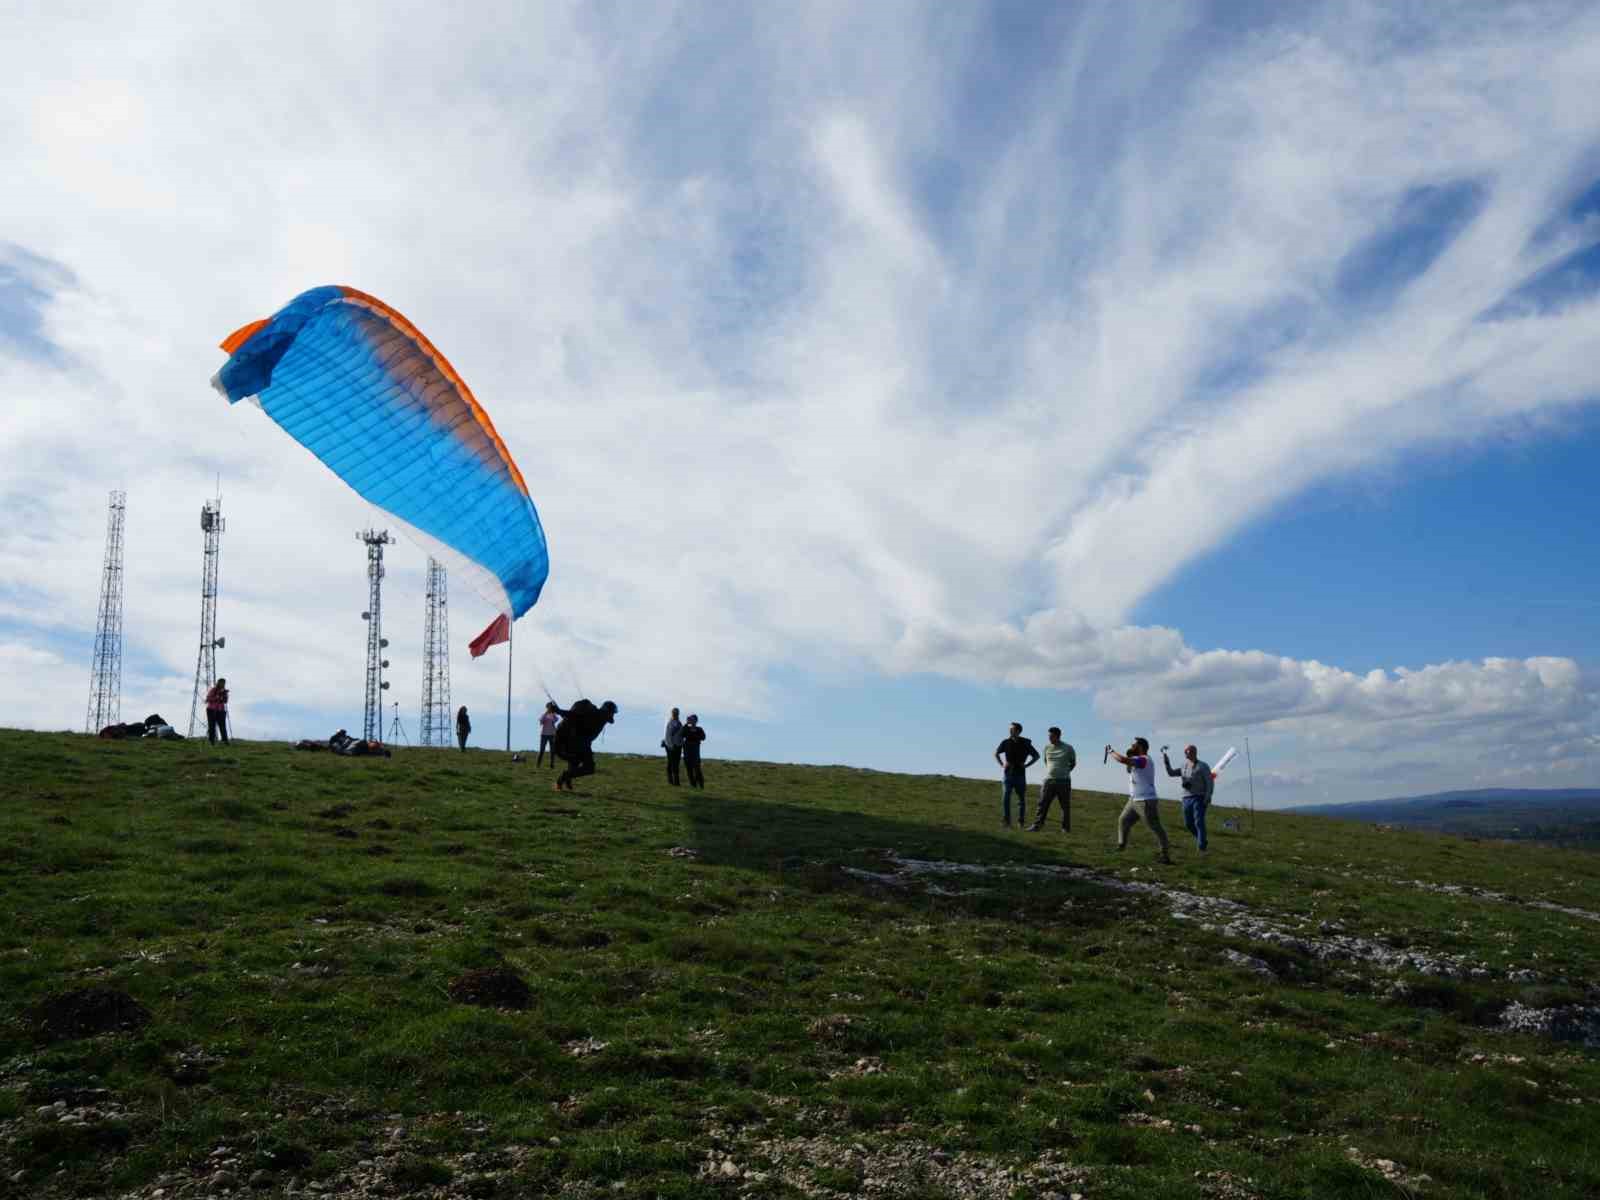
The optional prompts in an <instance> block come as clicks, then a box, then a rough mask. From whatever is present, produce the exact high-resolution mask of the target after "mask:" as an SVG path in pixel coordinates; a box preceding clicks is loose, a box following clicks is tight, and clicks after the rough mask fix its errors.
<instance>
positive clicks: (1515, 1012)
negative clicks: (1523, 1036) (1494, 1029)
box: [1500, 1001, 1600, 1050]
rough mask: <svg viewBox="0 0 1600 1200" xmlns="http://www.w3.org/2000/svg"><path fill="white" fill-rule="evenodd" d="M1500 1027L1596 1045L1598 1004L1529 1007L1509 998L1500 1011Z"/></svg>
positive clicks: (1599, 1036) (1598, 1037)
mask: <svg viewBox="0 0 1600 1200" xmlns="http://www.w3.org/2000/svg"><path fill="white" fill-rule="evenodd" d="M1500 1028H1501V1029H1504V1030H1506V1031H1507V1032H1510V1033H1532V1034H1537V1035H1539V1036H1540V1037H1547V1038H1550V1039H1551V1040H1552V1041H1557V1042H1577V1043H1578V1044H1580V1045H1582V1046H1585V1047H1587V1048H1589V1049H1591V1050H1594V1049H1600V1008H1596V1007H1591V1006H1588V1005H1582V1004H1561V1005H1555V1006H1553V1007H1551V1008H1532V1007H1530V1006H1528V1005H1526V1004H1520V1003H1517V1002H1515V1001H1513V1002H1512V1003H1511V1004H1508V1005H1507V1006H1506V1008H1505V1010H1504V1011H1503V1012H1501V1014H1500Z"/></svg>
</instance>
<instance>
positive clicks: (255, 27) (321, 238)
mask: <svg viewBox="0 0 1600 1200" xmlns="http://www.w3.org/2000/svg"><path fill="white" fill-rule="evenodd" d="M274 13H275V17H274V20H273V22H271V23H270V24H267V25H263V24H262V23H261V22H260V21H259V20H256V19H253V18H252V17H251V16H250V14H249V13H248V12H246V11H244V10H238V11H231V12H224V13H220V14H216V15H215V17H214V19H212V20H210V21H208V22H207V23H206V24H205V25H204V27H197V26H196V25H195V24H194V23H193V22H190V21H187V20H180V19H179V18H178V16H177V15H176V14H174V12H173V11H172V10H170V9H169V8H165V7H162V6H160V5H150V6H141V5H130V6H126V7H125V8H122V9H118V10H117V11H116V12H115V13H104V14H100V15H98V16H97V17H96V18H95V20H93V21H86V20H83V19H81V18H79V17H76V16H74V15H73V14H71V13H65V14H63V13H58V12H56V11H54V10H37V11H33V12H30V13H29V14H27V15H26V16H25V17H22V18H18V20H19V22H20V25H19V28H18V36H17V37H14V38H11V39H8V40H7V43H6V45H5V46H4V47H0V153H4V154H5V156H6V161H7V162H8V164H10V168H9V174H10V176H11V179H10V180H8V187H7V189H6V190H5V193H4V195H3V196H0V217H3V218H4V220H3V222H0V385H3V386H4V387H5V389H6V394H7V395H8V397H12V398H13V399H12V400H11V401H10V403H9V404H8V407H7V409H6V410H5V411H4V412H3V413H0V509H3V511H5V512H6V513H7V514H8V515H10V516H11V518H12V519H10V520H8V521H7V522H5V523H4V525H3V527H0V722H3V723H7V724H17V725H24V726H30V727H43V728H60V727H73V726H76V725H78V724H80V723H81V721H82V719H83V718H82V712H83V704H84V699H85V695H86V688H87V679H88V656H89V645H90V641H91V639H92V634H93V621H94V608H95V596H96V586H97V571H98V566H99V560H100V549H101V540H102V538H103V533H104V508H103V504H104V494H105V492H106V491H107V490H109V489H110V488H112V487H126V488H127V489H128V492H129V510H128V513H129V515H128V521H129V529H128V548H129V563H128V580H127V601H126V627H127V632H128V649H127V667H126V670H125V675H126V681H125V686H124V694H125V711H128V712H130V713H133V712H134V710H137V715H141V716H142V715H144V713H145V712H148V711H151V710H152V709H154V710H159V711H161V712H163V713H164V714H166V715H168V716H169V717H172V716H174V715H175V714H178V715H179V716H186V714H187V707H188V702H189V699H190V694H189V693H190V684H191V682H192V672H193V662H194V641H195V637H196V628H195V627H196V625H197V623H198V597H197V595H196V594H195V593H196V592H197V591H198V588H197V586H196V585H197V582H198V574H199V558H200V541H199V533H198V529H197V522H196V521H195V520H194V516H195V509H196V508H197V507H198V505H199V504H200V503H201V501H202V500H203V499H204V498H205V497H206V496H208V495H210V494H211V492H212V490H213V489H214V487H215V480H216V479H217V477H218V476H219V475H220V477H221V478H222V481H223V483H222V486H223V492H224V508H225V511H226V513H227V516H228V520H229V531H228V534H227V535H226V538H225V541H224V547H223V559H222V571H221V583H222V604H221V611H220V616H219V631H221V632H223V633H224V634H225V635H226V636H227V637H228V641H229V644H228V649H227V651H226V653H225V656H224V657H225V662H224V670H225V671H226V673H227V674H228V675H229V677H230V679H231V680H232V681H233V683H234V685H235V709H236V712H235V719H236V723H237V724H238V725H239V726H240V727H241V728H242V729H243V730H248V731H250V732H254V733H259V734H261V735H263V736H277V737H298V736H303V735H313V736H316V735H325V734H326V733H327V732H329V731H330V730H331V729H333V728H335V727H337V726H340V725H344V726H349V725H353V724H355V723H356V722H357V720H358V719H359V711H358V709H359V698H360V684H361V629H360V625H359V619H358V617H357V616H356V614H357V613H359V611H360V609H361V608H363V607H365V601H364V582H365V581H364V577H363V574H362V570H363V560H362V557H361V553H360V547H359V545H358V544H357V543H356V542H355V541H354V539H353V538H351V536H350V534H351V533H352V532H353V531H354V530H355V529H357V528H360V527H363V526H366V525H368V524H372V523H378V524H381V523H382V516H381V514H377V513H374V512H372V511H371V510H370V509H369V508H368V507H367V506H366V505H365V504H364V503H362V502H361V501H360V500H359V499H358V498H357V497H355V496H354V495H353V494H351V493H350V492H348V491H347V490H346V489H344V488H343V486H342V485H341V484H339V483H338V482H337V481H336V480H334V479H332V478H331V477H329V476H328V475H327V473H326V472H325V471H323V470H322V468H321V467H320V466H319V465H318V464H317V463H315V462H314V461H313V460H311V459H310V458H309V457H308V456H306V455H305V454H304V452H303V451H301V450H300V449H299V448H298V447H297V446H295V445H293V444H292V443H290V442H289V441H288V439H287V438H285V437H283V436H282V435H281V433H280V432H279V431H277V430H275V429H273V428H272V427H271V426H270V424H269V423H267V422H266V421H265V419H264V418H263V417H262V415H261V414H260V413H259V412H255V411H253V410H250V409H248V407H247V406H239V407H238V408H237V409H230V408H229V407H228V406H227V405H225V404H223V403H222V402H221V401H220V400H219V399H218V398H217V397H216V396H215V395H214V394H213V393H212V392H211V391H210V390H209V388H208V387H207V380H208V379H209V377H210V376H211V374H212V373H213V372H214V371H215V370H216V368H217V366H218V365H219V364H220V361H221V356H220V354H219V352H218V351H217V350H216V349H215V346H216V343H217V341H218V340H220V338H221V337H223V336H224V335H226V334H227V333H228V332H229V331H231V330H232V329H234V328H235V327H237V326H238V325H241V324H243V323H244V322H246V321H248V320H251V319H254V318H257V317H261V316H265V315H267V314H268V313H270V312H272V311H273V310H275V309H276V308H277V307H278V306H280V305H281V304H282V303H284V302H285V301H287V300H288V299H289V298H290V297H292V296H293V295H295V294H296V293H298V292H300V291H302V290H304V289H305V288H307V287H311V286H315V285H318V284H324V283H335V282H338V283H349V284H352V285H354V286H357V287H360V288H362V289H364V290H367V291H370V292H372V293H374V294H376V295H379V296H382V297H383V298H384V299H385V300H387V301H389V302H390V303H391V304H393V305H395V306H396V307H397V308H398V309H400V310H401V311H402V312H404V313H406V315H407V316H409V317H410V318H411V319H412V320H414V321H415V322H416V323H417V324H418V325H419V326H420V327H421V328H423V329H425V330H426V331H427V332H428V334H429V336H430V337H431V338H432V340H433V341H434V342H435V343H436V344H438V345H439V346H440V347H441V348H442V349H443V350H444V351H445V353H446V354H447V355H449V357H450V358H451V360H452V361H453V362H454V363H455V365H456V366H457V367H458V368H459V369H460V370H461V371H462V373H463V374H464V375H465V376H466V378H468V379H469V381H471V383H472V386H473V388H474V390H475V392H476V393H477V394H478V396H479V397H480V399H482V400H483V401H484V403H485V404H486V405H487V406H488V408H489V410H490V411H491V413H492V414H493V415H494V419H495V421H496V424H497V426H498V427H499V429H500V430H501V432H502V433H503V434H504V435H505V436H506V439H507V441H508V443H509V444H510V446H511V448H512V450H513V452H514V453H515V455H516V456H517V459H518V461H519V464H520V465H521V467H522V469H523V471H524V474H525V475H526V476H527V477H528V479H529V481H530V486H531V487H532V489H533V492H534V495H535V499H536V501H537V502H538V504H539V507H540V511H541V514H542V516H543V519H544V522H545V525H546V528H547V532H548V533H549V536H550V545H551V554H552V574H551V581H550V584H549V586H548V588H547V590H546V592H545V595H544V597H543V599H542V600H541V602H540V604H539V606H538V607H537V608H536V609H535V610H534V612H533V613H532V614H530V615H529V617H527V618H524V620H523V621H522V622H521V623H520V624H519V627H518V638H519V641H518V661H519V664H522V666H521V669H519V671H518V676H517V689H516V690H517V694H516V699H515V702H514V706H513V707H514V709H515V715H516V717H517V720H518V722H519V727H520V728H521V729H522V731H523V734H524V735H527V734H530V733H531V719H532V714H533V713H534V712H535V711H536V710H537V708H538V706H539V705H540V704H541V703H542V701H543V694H542V688H543V687H544V686H545V685H548V686H550V688H551V689H552V690H553V691H555V692H556V693H557V694H558V695H560V696H561V697H562V698H564V699H565V698H570V694H571V693H573V692H576V691H578V690H583V691H586V692H588V693H590V694H591V695H593V696H594V697H595V698H597V699H598V698H600V697H601V696H604V695H610V696H612V697H614V698H615V699H617V700H618V701H619V702H620V703H621V704H622V706H623V719H622V720H621V721H620V722H619V724H618V726H617V727H616V729H615V730H614V731H613V732H612V734H611V735H610V736H609V744H610V745H612V746H613V748H616V749H624V750H639V751H648V750H651V749H653V748H654V747H655V744H656V741H657V739H658V737H659V730H658V726H659V721H660V719H661V715H662V713H664V710H665V708H666V707H667V706H668V705H669V704H673V703H677V704H680V705H682V706H683V707H684V708H685V709H695V710H698V711H699V713H700V714H701V716H702V717H703V718H704V719H705V721H706V723H707V725H708V727H709V728H710V730H711V735H712V740H711V742H710V743H709V745H708V750H712V751H714V752H716V753H717V754H727V755H729V756H731V757H752V758H767V759H772V758H781V759H792V760H799V761H816V762H844V763H850V764H853V765H858V766H870V767H880V768H885V769H892V770H927V771H936V772H948V773H956V774H966V775H975V776H982V775H985V774H987V773H989V771H990V764H991V759H990V758H989V755H990V751H991V750H992V747H993V745H994V743H995V742H996V741H997V740H998V738H999V737H1000V735H1001V734H1002V733H1003V731H1004V727H1005V724H1006V722H1008V721H1009V720H1012V719H1017V720H1021V721H1023V722H1024V723H1025V724H1026V725H1027V726H1028V728H1029V730H1030V732H1035V733H1041V734H1042V730H1043V728H1044V727H1045V726H1046V725H1048V724H1050V723H1059V724H1061V725H1062V726H1063V727H1064V728H1066V730H1067V732H1068V736H1069V738H1070V739H1071V740H1073V741H1075V742H1076V743H1077V744H1078V746H1079V748H1080V750H1082V751H1083V756H1084V758H1085V760H1086V762H1087V761H1088V760H1090V759H1095V760H1097V759H1098V755H1097V754H1095V753H1094V752H1095V751H1096V750H1097V749H1098V748H1099V746H1100V745H1102V744H1103V743H1104V742H1106V741H1114V742H1116V743H1117V744H1118V745H1122V744H1124V743H1125V742H1126V740H1127V739H1128V738H1129V737H1131V736H1133V735H1134V734H1138V733H1142V734H1146V735H1148V736H1150V737H1152V739H1153V740H1154V741H1155V742H1156V744H1158V745H1159V744H1160V743H1162V742H1172V743H1181V742H1183V741H1187V740H1191V739H1193V740H1197V741H1199V742H1200V743H1201V744H1202V746H1203V747H1205V748H1207V750H1208V752H1212V753H1215V752H1220V750H1221V749H1222V748H1224V747H1225V746H1226V745H1227V744H1229V743H1232V742H1236V741H1241V740H1242V739H1243V738H1244V737H1245V736H1249V737H1250V739H1251V745H1252V749H1253V751H1254V752H1255V754H1254V757H1255V763H1256V769H1257V771H1256V773H1257V783H1258V795H1259V796H1260V797H1261V798H1262V800H1263V802H1264V803H1269V804H1277V803H1283V804H1287V803H1298V802H1313V801H1326V800H1340V799H1348V800H1361V799H1370V798H1373V797H1376V796H1386V795H1399V794H1405V793H1408V792H1418V791H1437V790H1442V789H1444V788H1448V787H1474V786H1490V785H1498V786H1541V785H1550V786H1577V785H1584V784H1592V783H1593V782H1594V780H1595V776H1596V770H1597V767H1600V698H1597V697H1600V683H1597V679H1600V653H1597V644H1596V643H1597V638H1600V634H1597V632H1596V630H1597V628H1600V623H1597V622H1596V621H1594V620H1593V618H1592V613H1593V604H1592V597H1593V596H1594V594H1595V590H1596V584H1597V582H1600V580H1597V578H1596V575H1597V573H1600V567H1597V566H1596V565H1595V564H1596V555H1595V554H1594V552H1593V551H1594V547H1595V535H1594V532H1593V518H1594V514H1595V504H1594V502H1593V500H1592V498H1591V496H1590V492H1591V491H1592V488H1591V487H1589V486H1588V480H1589V478H1590V476H1591V475H1592V468H1591V465H1590V464H1592V463H1593V462H1594V461H1596V454H1597V452H1600V417H1597V410H1596V404H1595V401H1596V397H1597V394H1600V389H1597V386H1596V379H1595V374H1594V366H1593V362H1594V355H1593V346H1594V344H1595V335H1596V332H1597V327H1600V115H1597V113H1596V109H1595V106H1594V104H1593V102H1592V91H1593V80H1594V79H1595V78H1597V77H1600V13H1597V12H1596V11H1595V10H1594V9H1593V7H1592V6H1587V5H1582V4H1545V5H1535V6H1533V7H1532V8H1519V9H1516V10H1509V9H1505V8H1504V7H1503V6H1498V5H1492V4H1484V5H1471V4H1468V5H1450V6H1439V7H1431V6H1420V7H1419V6H1410V7H1407V8H1406V9H1405V10H1404V11H1403V12H1400V11H1394V10H1392V9H1391V8H1390V7H1389V6H1383V5H1375V4H1360V3H1345V4H1307V5H1295V6H1278V5H1257V6H1251V5H1235V4H1219V5H1209V6H1208V5H1183V6H1180V5H1159V6H1158V5H1146V6H1136V7H1131V6H1126V5H1117V4H1109V3H1108V4H1081V5H1049V4H1028V3H1003V4H977V3H974V4H966V5H936V4H929V3H913V2H906V3H892V2H888V0H886V2H884V3H881V4H874V5H861V4H843V3H820V2H819V3H811V4H802V5H797V6H793V7H792V8H791V9H787V10H785V11H784V12H783V13H782V14H781V15H779V14H777V13H775V12H771V11H768V10H762V9H750V8H741V7H736V6H725V5H707V4H666V3H662V4H652V5H631V4H627V5H623V4H618V5H605V4H602V5H593V4H570V5H569V4H560V3H549V4H541V5H536V6H527V5H518V4H503V5H483V6H478V7H475V8H474V9H473V11H472V14H471V19H470V20H461V19H456V18H455V17H452V16H449V15H448V14H445V13H442V12H440V11H439V10H438V9H437V8H433V9H430V8H427V7H421V8H418V9H416V10H414V11H411V12H409V13H408V14H406V16H405V18H404V19H401V18H400V17H398V16H396V15H395V13H394V10H392V9H391V8H388V7H385V6H371V7H370V8H365V9H364V8H363V7H362V6H360V5H351V6H341V8H340V10H339V12H338V14H337V18H336V22H337V23H345V24H346V25H347V26H348V28H345V29H344V30H343V32H344V33H347V34H349V35H350V36H337V37H328V38H315V39H307V38H305V37H304V36H302V30H303V29H304V28H305V27H306V26H307V24H308V23H318V22H322V21H324V20H326V19H327V18H326V14H324V13H323V12H322V11H321V10H319V9H313V8H311V7H309V6H307V7H304V8H301V7H298V6H296V5H293V4H289V5H284V6H280V7H279V8H277V9H275V10H274ZM318 27H321V25H320V24H319V25H318ZM335 32H338V30H336V31H335ZM358 33H359V36H356V34H358ZM241 47H248V51H247V52H241V49H240V48H241ZM418 61H427V62H428V63H430V64H431V66H430V69H429V70H428V71H427V72H426V73H422V74H417V73H408V74H406V75H405V76H404V78H403V79H402V78H401V77H400V76H398V75H397V74H396V71H395V67H394V64H396V63H410V62H418ZM264 112H271V113H272V114H273V119H272V120H271V121H264V120H262V119H261V114H262V113H264ZM390 567H391V570H390V576H389V581H388V582H389V591H388V597H387V601H386V607H387V612H388V613H389V614H390V623H389V625H388V626H387V627H386V633H387V635H388V636H389V637H390V640H391V643H392V647H391V661H392V662H393V663H394V664H395V667H394V669H393V672H392V682H393V685H394V686H393V689H392V695H394V696H395V697H397V698H398V699H400V700H401V701H402V704H403V708H402V716H403V718H404V719H405V720H406V723H407V725H408V726H410V727H411V728H412V729H413V731H414V730H415V725H416V713H415V710H416V707H417V704H416V698H417V696H418V695H419V693H420V668H419V665H418V664H419V661H420V642H421V624H422V620H421V595H422V568H423V556H422V554H421V552H420V551H417V550H416V549H415V548H414V547H411V546H410V545H409V544H406V543H402V544H400V545H399V546H397V547H395V548H394V549H393V550H392V551H391V555H390ZM490 615H492V614H491V613H490V612H489V611H488V610H487V609H486V608H485V606H484V604H483V602H482V601H481V600H480V599H478V598H477V597H476V596H474V595H473V594H471V593H470V591H467V590H465V589H464V588H458V589H457V590H456V591H455V592H453V596H452V626H451V629H452V640H453V642H454V644H455V645H456V648H457V655H456V660H455V662H454V664H453V666H454V676H453V683H454V690H455V699H456V702H457V703H467V704H469V706H471V707H472V709H473V711H474V712H475V713H477V714H478V729H479V731H480V736H481V737H482V739H483V740H484V741H486V742H487V741H490V740H491V735H493V736H494V737H498V735H497V734H493V731H495V730H497V729H498V728H499V722H500V720H501V719H502V718H501V716H500V715H497V714H500V713H501V708H502V706H503V698H502V697H503V687H504V676H503V673H502V666H503V664H502V662H501V661H500V660H499V659H498V657H497V656H496V655H491V656H490V657H488V658H485V659H483V660H480V661H478V662H472V661H469V660H468V659H467V658H466V656H465V653H464V649H463V648H464V644H465V642H466V640H467V638H469V637H470V636H471V635H472V634H473V633H475V632H476V631H477V629H478V628H480V627H481V626H482V625H484V624H486V623H487V621H488V619H489V617H490ZM1213 748H1214V749H1213ZM1081 776H1082V782H1085V783H1088V784H1091V785H1100V786H1116V784H1117V782H1118V780H1117V778H1116V776H1115V775H1114V774H1113V773H1112V772H1109V771H1104V770H1102V769H1101V768H1100V767H1099V765H1098V763H1097V762H1096V763H1093V764H1091V765H1088V766H1086V767H1085V768H1084V770H1083V771H1082V772H1081Z"/></svg>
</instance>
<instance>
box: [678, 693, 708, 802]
mask: <svg viewBox="0 0 1600 1200" xmlns="http://www.w3.org/2000/svg"><path fill="white" fill-rule="evenodd" d="M673 711H674V712H676V711H677V710H676V709H674V710H673ZM705 740H706V731H705V729H704V727H703V726H701V724H700V718H699V717H698V716H696V715H695V714H694V713H690V714H689V719H688V720H687V721H685V722H684V723H683V766H684V769H685V770H686V771H688V772H689V786H690V787H692V788H700V789H701V790H702V791H703V790H704V789H705V786H706V776H705V772H704V771H702V770H701V769H700V743H701V742H703V741H705Z"/></svg>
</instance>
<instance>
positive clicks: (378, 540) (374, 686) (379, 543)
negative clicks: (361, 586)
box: [356, 529, 394, 742]
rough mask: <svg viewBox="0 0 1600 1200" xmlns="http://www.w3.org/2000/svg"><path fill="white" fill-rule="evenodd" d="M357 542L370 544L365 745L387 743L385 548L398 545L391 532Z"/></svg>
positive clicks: (365, 533)
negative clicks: (385, 704) (385, 733)
mask: <svg viewBox="0 0 1600 1200" xmlns="http://www.w3.org/2000/svg"><path fill="white" fill-rule="evenodd" d="M356 538H357V539H358V540H360V541H363V542H365V543H366V544H367V611H366V612H364V613H362V614H361V619H362V620H363V621H365V622H366V623H367V694H366V702H365V705H364V708H363V711H362V716H361V737H362V740H363V741H368V742H381V741H382V740H383V693H384V692H386V691H388V690H389V684H388V683H387V682H386V681H385V680H384V678H383V672H384V669H385V668H386V667H388V665H389V660H388V659H387V658H384V657H383V651H384V650H385V649H386V648H387V647H388V645H389V639H387V638H386V637H384V636H383V548H384V547H385V546H387V545H389V544H390V543H391V542H393V541H394V539H393V538H392V537H390V536H389V531H388V530H387V529H384V530H373V529H363V530H362V531H361V532H360V533H358V534H356Z"/></svg>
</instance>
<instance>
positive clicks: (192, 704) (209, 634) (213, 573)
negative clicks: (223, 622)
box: [189, 496, 227, 737]
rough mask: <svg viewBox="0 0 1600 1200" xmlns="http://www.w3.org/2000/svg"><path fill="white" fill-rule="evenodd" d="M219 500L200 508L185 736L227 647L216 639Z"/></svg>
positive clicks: (223, 640)
mask: <svg viewBox="0 0 1600 1200" xmlns="http://www.w3.org/2000/svg"><path fill="white" fill-rule="evenodd" d="M225 525H226V522H225V521H223V519H222V497H221V496H218V497H217V498H216V499H215V500H207V501H206V502H205V503H204V504H202V505H201V506H200V529H201V531H202V532H203V533H204V534H205V535H206V549H205V558H204V559H203V562H202V567H201V571H200V656H199V657H198V658H197V659H195V664H194V696H193V697H192V698H191V699H190V701H189V736H190V737H193V736H194V728H195V718H196V717H197V716H198V715H199V713H200V706H201V705H202V704H204V703H205V698H206V693H207V692H209V691H210V690H211V685H212V684H214V683H216V682H217V651H218V650H220V649H221V648H222V647H223V646H224V645H226V644H227V639H226V638H219V637H218V636H217V560H218V558H219V557H220V556H221V554H222V530H223V528H224V527H225Z"/></svg>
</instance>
